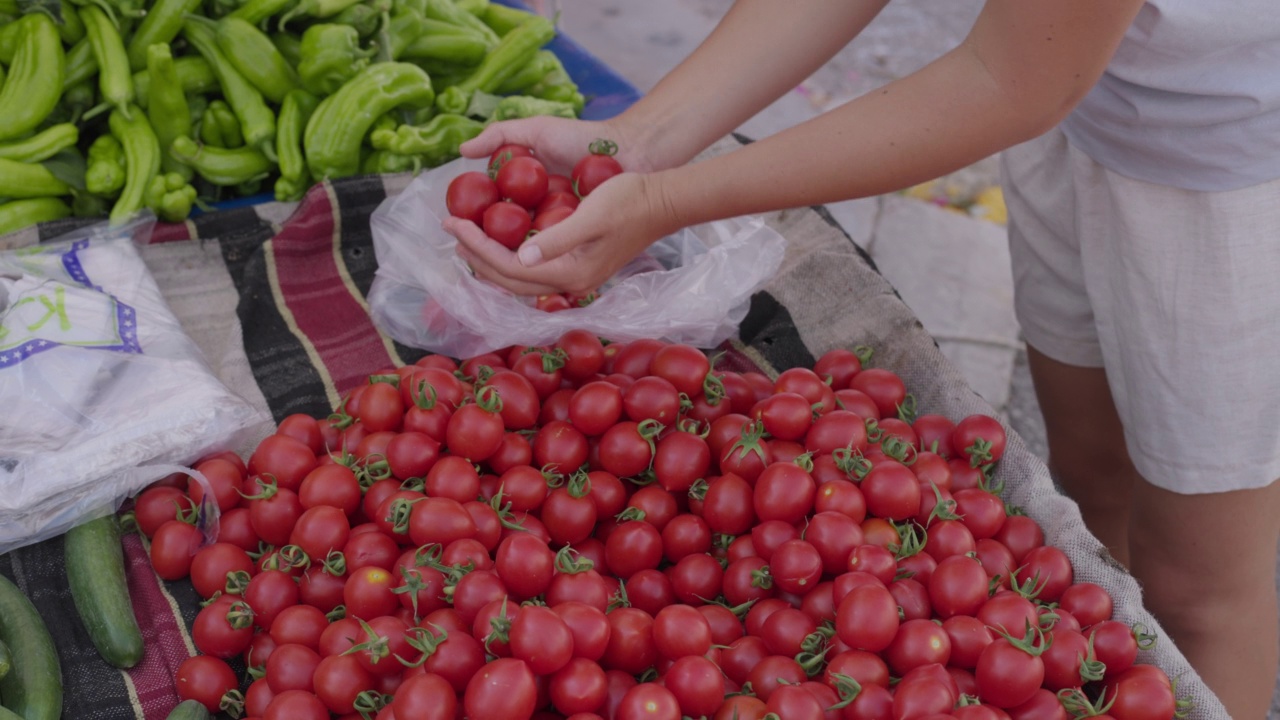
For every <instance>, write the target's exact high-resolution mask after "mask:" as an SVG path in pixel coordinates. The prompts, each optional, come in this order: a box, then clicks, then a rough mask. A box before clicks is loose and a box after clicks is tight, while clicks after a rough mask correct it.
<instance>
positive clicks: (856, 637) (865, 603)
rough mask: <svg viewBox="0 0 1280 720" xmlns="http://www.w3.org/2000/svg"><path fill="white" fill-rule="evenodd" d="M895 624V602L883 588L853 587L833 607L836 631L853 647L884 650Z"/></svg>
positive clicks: (872, 650)
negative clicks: (836, 605)
mask: <svg viewBox="0 0 1280 720" xmlns="http://www.w3.org/2000/svg"><path fill="white" fill-rule="evenodd" d="M898 626H899V621H898V602H897V600H896V599H895V598H894V597H893V595H891V594H890V593H889V591H888V590H886V589H885V588H883V587H877V586H875V585H864V586H862V587H859V588H855V589H854V590H853V591H852V592H850V593H849V594H848V595H846V596H845V597H844V599H843V600H841V601H840V605H839V607H838V608H837V609H836V633H837V634H838V635H839V636H840V639H841V640H843V641H844V642H845V644H847V645H848V646H849V647H851V648H853V649H855V650H868V651H871V652H880V651H881V650H884V649H885V648H887V647H889V644H890V643H892V642H893V638H894V636H895V635H896V634H897V632H898Z"/></svg>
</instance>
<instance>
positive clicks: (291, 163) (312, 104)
mask: <svg viewBox="0 0 1280 720" xmlns="http://www.w3.org/2000/svg"><path fill="white" fill-rule="evenodd" d="M319 104H320V99H319V98H317V97H316V96H315V95H312V94H311V93H309V92H307V91H306V90H293V91H291V92H290V93H289V94H288V95H285V96H284V104H282V105H281V106H280V122H279V125H278V128H277V131H276V156H277V157H278V158H279V161H280V178H279V179H278V180H276V187H275V191H276V200H279V201H281V202H289V201H293V200H297V199H299V198H301V197H302V194H303V193H304V192H306V189H307V182H308V180H309V178H308V176H307V159H306V157H304V156H303V154H302V133H303V131H305V130H306V127H307V121H309V120H310V119H311V115H312V114H313V113H314V112H315V111H316V107H317V106H318V105H319Z"/></svg>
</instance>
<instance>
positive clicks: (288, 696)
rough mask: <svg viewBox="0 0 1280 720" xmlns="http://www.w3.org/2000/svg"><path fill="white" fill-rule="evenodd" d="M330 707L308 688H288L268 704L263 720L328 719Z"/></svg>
mask: <svg viewBox="0 0 1280 720" xmlns="http://www.w3.org/2000/svg"><path fill="white" fill-rule="evenodd" d="M328 717H329V709H328V708H327V707H325V704H324V703H323V702H321V700H320V698H318V697H316V696H315V695H314V694H312V693H310V692H308V691H306V690H288V691H286V692H282V693H280V694H279V695H276V696H275V697H274V698H272V699H271V704H269V705H267V709H266V711H265V712H264V713H263V714H262V720H328Z"/></svg>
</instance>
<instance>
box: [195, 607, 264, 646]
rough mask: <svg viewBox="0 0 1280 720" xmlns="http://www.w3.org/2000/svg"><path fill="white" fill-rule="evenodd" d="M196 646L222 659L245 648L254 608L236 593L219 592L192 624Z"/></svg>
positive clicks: (248, 638)
mask: <svg viewBox="0 0 1280 720" xmlns="http://www.w3.org/2000/svg"><path fill="white" fill-rule="evenodd" d="M191 637H192V640H193V641H194V642H195V646H196V649H197V650H199V651H200V652H202V653H205V654H206V655H212V656H213V657H216V658H221V659H223V660H225V659H228V658H232V657H235V656H236V655H239V654H240V653H242V652H244V651H245V650H246V649H248V647H249V644H250V643H251V642H252V641H253V610H252V609H250V608H249V605H248V604H247V603H245V602H244V601H242V600H241V599H240V598H239V597H237V596H235V595H222V596H220V597H219V598H218V599H217V600H215V601H213V602H212V603H210V604H208V605H206V606H205V607H204V608H202V609H201V610H200V612H199V614H197V615H196V620H195V623H193V624H192V626H191Z"/></svg>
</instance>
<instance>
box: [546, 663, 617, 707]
mask: <svg viewBox="0 0 1280 720" xmlns="http://www.w3.org/2000/svg"><path fill="white" fill-rule="evenodd" d="M548 692H549V693H550V695H551V703H552V705H553V706H554V707H555V709H556V710H558V711H560V712H561V713H564V714H565V715H569V716H572V715H575V714H577V713H592V712H595V711H596V710H600V709H602V708H603V707H604V703H605V701H606V700H607V699H608V697H609V681H608V677H607V676H606V675H605V672H604V670H603V669H602V668H601V667H600V666H599V665H597V664H596V663H595V662H593V661H591V660H587V659H585V658H580V657H579V658H573V659H572V660H570V661H569V663H568V664H567V665H565V666H564V667H563V668H562V669H560V670H559V671H557V672H556V674H554V675H552V676H551V681H550V683H549V687H548Z"/></svg>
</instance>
